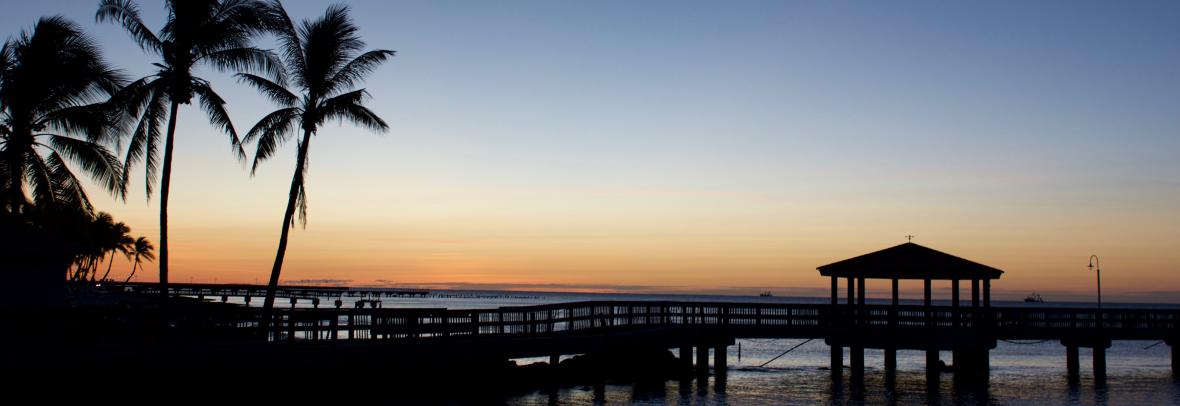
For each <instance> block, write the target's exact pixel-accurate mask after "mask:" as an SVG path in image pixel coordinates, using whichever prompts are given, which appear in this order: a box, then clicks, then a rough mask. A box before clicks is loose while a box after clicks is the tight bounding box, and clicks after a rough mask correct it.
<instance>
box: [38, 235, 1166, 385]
mask: <svg viewBox="0 0 1180 406" xmlns="http://www.w3.org/2000/svg"><path fill="white" fill-rule="evenodd" d="M819 270H820V272H821V274H822V275H823V276H826V277H830V278H831V300H830V302H829V303H825V304H788V303H749V302H743V303H727V302H695V301H587V302H574V303H561V304H546V305H537V306H514V307H501V308H495V309H475V310H466V309H464V310H460V309H442V308H425V309H410V308H380V307H379V306H368V307H365V306H353V307H344V306H343V305H342V301H340V300H336V301H334V303H333V304H332V305H326V306H318V300H319V298H322V297H337V298H340V297H345V296H357V297H364V296H366V295H426V293H427V292H425V291H390V290H373V291H365V290H354V289H347V288H322V287H292V286H286V287H282V288H281V289H280V296H286V297H290V298H293V299H298V298H312V300H314V301H315V303H316V304H317V306H314V307H313V308H298V307H296V306H292V307H290V308H280V309H275V311H274V312H273V313H272V315H271V317H272V320H271V322H270V323H268V325H269V326H270V330H269V331H266V332H262V331H260V330H261V327H260V326H261V325H262V324H263V323H261V322H260V321H261V317H262V314H261V312H260V310H259V309H257V308H251V307H245V306H233V305H228V304H225V305H218V306H212V307H210V306H193V307H191V308H188V309H178V308H175V307H174V308H172V309H167V310H162V309H158V308H157V309H153V308H150V307H149V308H101V309H92V310H90V311H88V312H89V313H87V312H80V311H79V310H63V311H62V313H61V314H59V315H34V316H31V317H30V316H28V315H24V316H25V317H24V318H25V319H29V320H42V321H44V320H52V322H50V323H51V324H54V325H50V326H47V327H48V329H47V330H53V331H57V330H61V329H60V328H59V327H58V326H57V325H62V324H68V322H74V324H76V325H80V326H81V327H71V328H72V329H73V330H70V331H72V332H79V331H91V330H94V329H96V328H97V329H108V330H110V331H124V333H122V334H124V337H126V338H127V339H129V340H130V341H128V342H127V343H126V344H125V345H126V346H128V348H138V347H137V346H141V345H143V344H144V343H146V344H148V345H155V343H154V342H152V341H150V340H151V338H147V339H144V338H142V336H144V334H141V333H142V332H147V333H149V334H147V335H149V336H150V335H151V334H156V333H157V332H158V328H157V330H152V329H150V328H143V327H142V326H145V325H149V324H150V325H154V326H168V327H166V328H165V330H168V331H169V332H165V333H161V335H162V336H163V337H165V338H167V339H168V340H173V341H176V340H180V341H183V340H189V339H190V338H192V337H197V338H198V339H199V340H200V341H199V342H198V343H197V344H196V347H193V346H189V347H186V348H188V350H184V351H190V350H191V349H192V348H200V349H201V354H202V357H205V358H207V359H209V360H220V361H221V362H227V363H231V364H232V363H234V362H236V361H237V360H239V359H240V358H242V357H246V358H252V359H254V360H255V361H256V362H262V363H263V364H265V362H304V361H292V360H314V363H316V364H315V365H316V366H317V367H320V366H340V365H341V364H342V363H344V364H347V363H349V362H351V363H353V364H355V365H367V364H370V363H374V362H376V363H383V362H385V363H389V364H399V363H400V364H405V365H413V364H414V363H416V362H417V363H430V364H437V363H439V362H443V363H445V362H450V361H455V362H460V361H462V362H468V361H471V360H481V362H483V361H488V362H492V363H494V362H496V360H499V362H505V361H506V360H508V359H512V358H525V357H548V358H549V359H550V360H560V359H561V357H562V356H563V355H574V354H612V353H625V352H626V351H633V350H635V349H650V350H658V351H666V350H669V349H672V350H674V351H673V352H674V353H676V354H679V359H680V363H681V365H682V366H683V367H684V368H683V369H684V370H685V371H695V373H696V374H698V375H699V376H705V375H708V373H709V371H710V362H709V358H710V357H709V356H710V351H712V356H713V361H712V371H713V373H714V375H715V376H717V377H718V378H722V377H724V376H725V373H726V372H725V371H726V365H725V363H726V353H727V348H728V346H730V345H732V344H733V343H734V342H735V340H737V339H746V338H779V339H823V340H824V341H825V343H827V344H828V345H829V346H830V347H831V348H832V351H831V369H832V378H833V379H837V380H842V379H843V376H844V372H843V369H844V365H845V364H844V348H848V349H849V352H848V354H849V357H850V359H849V363H848V365H849V367H850V368H851V371H849V377H850V379H851V380H852V381H854V382H855V381H861V380H863V377H864V368H865V365H864V350H865V349H866V348H873V349H881V350H883V351H884V355H885V357H884V358H885V359H884V364H885V365H884V370H885V373H886V378H887V381H888V378H889V377H892V376H893V375H894V373H895V370H896V369H897V355H896V352H897V351H921V352H924V353H925V355H926V360H927V362H926V372H927V377H928V379H929V380H930V382H937V381H938V377H939V373H941V372H942V363H941V361H940V360H939V352H940V351H951V352H952V354H953V357H954V358H953V366H954V368H953V371H954V373H955V378H956V379H959V378H963V379H967V380H973V379H982V380H986V379H987V376H988V369H989V361H988V359H989V353H990V350H992V349H994V348H995V347H996V344H997V342H998V341H1001V340H1052V341H1058V342H1060V343H1061V345H1062V346H1063V354H1064V355H1065V356H1064V357H1063V358H1065V360H1064V361H1065V362H1064V364H1065V365H1064V366H1063V370H1065V371H1066V374H1067V375H1068V376H1069V379H1070V380H1077V379H1078V377H1079V369H1080V368H1079V362H1078V361H1079V360H1078V353H1079V348H1092V349H1093V354H1094V355H1093V357H1092V359H1093V371H1094V373H1093V375H1094V378H1095V380H1097V381H1101V380H1103V379H1104V378H1105V376H1106V353H1105V350H1106V349H1107V348H1109V347H1110V345H1111V342H1112V341H1114V340H1158V341H1164V342H1166V343H1167V345H1169V346H1171V347H1172V351H1171V354H1172V356H1171V365H1172V370H1173V373H1178V372H1177V371H1180V368H1178V367H1180V364H1178V363H1180V357H1178V354H1177V353H1178V351H1177V350H1176V345H1177V344H1180V309H1161V308H1114V309H1112V308H1106V309H1103V310H1098V309H1095V308H1056V307H1046V306H1043V305H1036V306H1023V307H994V306H992V303H991V298H990V296H991V295H990V293H991V289H990V286H991V281H992V280H993V279H997V278H998V277H999V275H1000V274H1001V273H1002V271H999V270H997V269H993V268H989V267H986V266H983V265H980V264H976V263H973V262H970V261H967V260H964V259H961V258H958V257H954V256H950V255H949V254H944V253H941V252H938V251H934V250H931V249H929V248H925V247H921V246H918V245H916V244H912V243H907V244H903V245H900V246H897V247H893V248H889V249H886V250H882V251H878V252H875V253H871V254H866V255H864V256H860V257H856V258H852V259H849V260H845V261H840V262H837V263H834V264H831V265H826V266H823V267H820V268H819ZM867 278H880V279H890V280H891V281H892V293H893V295H892V300H891V301H889V302H888V304H869V303H867V302H866V300H865V279H867ZM842 279H843V280H845V286H844V288H845V289H840V288H841V286H840V282H841V280H842ZM899 279H920V280H923V281H924V283H923V285H924V295H923V301H922V304H920V305H903V304H901V302H900V301H899V294H898V280H899ZM933 280H947V281H949V282H950V285H951V288H952V300H951V303H950V305H935V304H934V302H933V301H932V298H931V296H932V295H931V291H932V281H933ZM960 282H966V283H967V285H968V286H969V289H970V295H969V296H968V297H969V298H970V299H969V301H967V300H960V289H959V288H960ZM122 288H123V289H125V290H128V291H134V292H140V293H145V294H148V295H151V294H152V293H154V292H156V291H154V290H153V289H156V285H154V284H125V285H122ZM170 289H171V292H172V293H173V294H179V295H187V296H197V297H201V296H212V297H216V296H219V295H221V296H224V295H234V296H245V297H251V296H261V295H262V294H263V290H262V289H264V287H262V286H258V285H194V284H187V285H186V284H175V285H172V286H171V288H170ZM841 290H846V291H847V296H846V297H845V298H844V299H845V300H840V299H841V298H840V297H839V296H840V295H839V294H840V293H841ZM222 301H223V302H224V301H225V299H224V298H223V299H222ZM961 302H966V303H968V304H967V305H963V304H962V303H961ZM203 305H213V304H211V303H203ZM207 308H208V309H207ZM82 313H85V314H82ZM141 320H149V321H151V322H150V323H142V322H138V321H141ZM78 321H81V323H79V322H78ZM42 324H44V323H42ZM128 324H131V325H137V326H141V327H137V328H139V330H131V332H126V331H128V330H127V329H126V328H125V326H126V325H128ZM112 325H114V327H112ZM104 334H105V333H104ZM59 335H63V336H69V335H70V333H69V332H67V333H66V334H59ZM98 336H99V337H103V340H105V341H118V340H113V339H110V338H109V337H106V336H104V335H102V334H99V335H98ZM134 340H139V342H133V341H134ZM165 341H167V340H165ZM168 345H172V344H168ZM186 345H187V344H186ZM47 348H58V347H56V346H47ZM136 351H138V353H142V351H141V350H127V352H123V353H120V354H122V355H120V356H121V357H125V356H126V355H128V354H137V352H136ZM83 355H85V354H83ZM149 355H150V354H149ZM33 359H38V358H36V357H35V356H34V357H33ZM260 359H264V360H266V361H259V360H260ZM341 360H344V361H341ZM448 360H450V361H448ZM209 362H213V363H214V364H217V362H215V361H209ZM306 362H309V363H310V362H313V361H306ZM608 367H609V366H608ZM1178 377H1180V375H1178Z"/></svg>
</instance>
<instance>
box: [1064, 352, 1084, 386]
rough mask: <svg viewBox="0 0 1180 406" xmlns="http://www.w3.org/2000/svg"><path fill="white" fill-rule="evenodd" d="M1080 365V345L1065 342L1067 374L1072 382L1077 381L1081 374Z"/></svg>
mask: <svg viewBox="0 0 1180 406" xmlns="http://www.w3.org/2000/svg"><path fill="white" fill-rule="evenodd" d="M1079 370H1080V368H1079V367H1078V345H1077V344H1073V343H1068V344H1065V376H1066V378H1068V379H1069V381H1070V382H1077V380H1078V379H1079V378H1080V376H1081V374H1080V373H1079Z"/></svg>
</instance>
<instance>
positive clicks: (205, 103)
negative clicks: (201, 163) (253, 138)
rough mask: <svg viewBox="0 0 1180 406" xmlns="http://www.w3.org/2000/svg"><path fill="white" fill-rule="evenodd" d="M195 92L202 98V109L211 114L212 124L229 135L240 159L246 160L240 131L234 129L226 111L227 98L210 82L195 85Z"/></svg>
mask: <svg viewBox="0 0 1180 406" xmlns="http://www.w3.org/2000/svg"><path fill="white" fill-rule="evenodd" d="M193 92H194V93H196V95H197V97H198V98H200V99H201V110H204V111H205V115H207V116H209V122H210V124H213V125H214V126H215V127H218V128H220V129H221V131H223V132H225V133H226V135H229V143H230V148H231V149H232V152H233V154H234V157H237V158H238V160H239V161H245V160H246V151H245V150H244V149H243V148H242V140H240V139H238V132H237V131H236V130H234V124H233V121H231V120H230V118H229V112H227V111H225V104H226V103H225V99H222V98H221V96H219V95H218V94H217V93H216V92H214V91H213V88H211V87H209V85H208V84H201V85H200V86H194V87H193Z"/></svg>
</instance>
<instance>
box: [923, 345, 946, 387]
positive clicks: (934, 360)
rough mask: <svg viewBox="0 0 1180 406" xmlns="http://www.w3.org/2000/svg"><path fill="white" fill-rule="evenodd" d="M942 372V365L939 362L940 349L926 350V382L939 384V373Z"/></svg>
mask: <svg viewBox="0 0 1180 406" xmlns="http://www.w3.org/2000/svg"><path fill="white" fill-rule="evenodd" d="M941 372H942V365H939V362H938V350H933V349H932V350H926V383H927V384H935V385H937V384H938V374H939V373H941Z"/></svg>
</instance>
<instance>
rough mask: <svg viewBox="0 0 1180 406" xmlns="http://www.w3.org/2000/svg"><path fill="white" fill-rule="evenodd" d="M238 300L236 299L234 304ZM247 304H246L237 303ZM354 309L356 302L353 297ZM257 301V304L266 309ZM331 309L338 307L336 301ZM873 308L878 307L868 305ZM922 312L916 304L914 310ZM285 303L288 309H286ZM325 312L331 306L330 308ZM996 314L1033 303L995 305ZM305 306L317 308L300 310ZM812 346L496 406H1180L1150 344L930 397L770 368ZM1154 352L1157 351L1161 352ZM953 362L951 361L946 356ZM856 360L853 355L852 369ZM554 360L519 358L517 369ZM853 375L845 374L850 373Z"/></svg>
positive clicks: (1031, 361)
mask: <svg viewBox="0 0 1180 406" xmlns="http://www.w3.org/2000/svg"><path fill="white" fill-rule="evenodd" d="M381 300H382V306H383V307H386V308H390V307H435V308H452V309H459V308H465V309H472V308H494V307H500V306H525V305H535V304H545V303H560V302H571V301H583V300H679V301H725V302H739V301H741V302H790V303H827V300H828V299H827V298H782V297H772V298H763V297H745V296H692V295H623V294H577V293H542V292H477V291H434V292H433V293H432V295H431V296H430V297H427V298H388V297H387V298H381ZM231 301H234V299H231ZM237 301H238V302H239V303H240V302H241V300H240V298H239V299H238V300H237ZM344 301H345V306H346V307H351V306H352V302H353V301H355V299H353V298H345V299H344ZM259 302H261V301H259V300H255V301H253V302H252V303H251V304H252V305H258V304H259ZM329 302H330V301H329ZM870 302H872V300H870ZM915 303H916V302H915ZM283 304H286V303H283ZM321 305H327V306H330V305H331V304H330V303H322V304H321ZM995 305H996V306H1017V305H1021V306H1022V305H1025V303H1012V302H997V303H995ZM297 306H299V307H305V306H310V303H302V302H301V303H298V304H297ZM1040 306H1047V307H1048V306H1079V307H1084V306H1089V304H1084V303H1044V304H1040ZM1106 306H1107V307H1111V308H1113V307H1127V306H1135V307H1143V306H1150V307H1166V308H1177V307H1180V306H1177V305H1152V304H1147V305H1144V304H1136V305H1120V304H1107V305H1106ZM803 341H804V340H767V339H757V340H755V339H745V340H738V341H737V344H738V345H734V346H731V347H729V352H728V354H727V357H728V360H729V361H728V364H729V366H730V369H729V371H730V372H729V376H728V379H726V380H725V382H724V384H718V382H717V381H716V380H715V379H714V378H713V377H710V378H708V379H707V380H705V381H698V380H692V381H686V382H681V381H668V382H665V383H663V384H654V385H653V384H645V385H609V384H608V385H605V386H603V387H599V388H592V387H586V386H575V387H565V388H558V389H556V390H541V391H535V392H529V393H519V394H509V395H502V396H498V397H497V398H496V399H494V400H492V399H489V400H490V401H491V403H503V404H509V405H548V404H570V405H580V404H643V405H664V404H681V405H713V404H734V405H763V404H767V405H770V404H775V405H778V404H898V405H911V404H948V405H950V404H966V405H973V404H996V405H1042V404H1047V405H1059V404H1060V405H1067V404H1068V405H1180V380H1177V379H1175V378H1173V376H1172V370H1171V364H1170V362H1171V361H1170V351H1171V348H1170V347H1168V346H1167V345H1166V344H1162V343H1161V344H1157V343H1156V342H1152V341H1115V342H1114V346H1113V347H1112V348H1110V349H1109V350H1108V352H1107V371H1108V372H1107V374H1108V377H1107V381H1106V384H1105V385H1095V384H1094V382H1093V379H1092V376H1091V369H1090V354H1089V351H1088V350H1087V349H1084V348H1083V349H1082V350H1081V365H1082V368H1081V371H1082V377H1081V380H1080V381H1079V382H1078V383H1077V384H1072V385H1071V384H1070V383H1069V382H1068V381H1067V380H1066V377H1065V347H1063V346H1061V345H1060V344H1059V343H1058V342H1056V341H1048V342H1003V341H1001V342H1000V343H999V345H998V346H997V347H996V349H994V350H992V351H991V375H990V376H991V379H990V380H989V382H988V384H987V385H986V386H972V387H963V386H958V385H956V384H955V383H954V382H953V379H952V377H953V375H952V374H944V375H943V376H942V380H941V382H940V383H939V385H938V387H937V390H936V391H928V390H927V385H926V378H925V373H924V372H923V369H924V363H925V358H924V353H922V352H918V351H899V352H898V356H897V364H898V373H897V378H896V382H894V384H893V385H892V387H890V386H888V385H886V382H885V374H884V371H883V370H882V369H881V366H882V365H883V358H882V354H881V351H877V350H865V366H866V369H867V370H866V371H865V383H864V385H863V387H852V386H850V385H849V384H848V383H847V378H846V379H845V382H844V383H843V384H840V385H833V384H832V381H831V379H829V372H828V370H827V369H826V368H827V363H828V347H827V346H826V345H824V343H823V341H822V340H815V341H812V342H809V343H807V344H804V345H802V346H800V347H799V348H798V349H796V350H794V351H792V352H791V353H789V354H786V355H784V356H782V357H781V358H779V359H777V360H775V361H773V362H770V363H769V364H767V365H766V366H762V365H763V364H764V363H766V362H767V361H770V360H771V359H772V358H774V357H775V356H778V355H779V354H781V353H782V352H784V351H786V350H787V349H789V348H791V347H793V346H795V345H797V344H800V343H802V342H803ZM1153 345H1154V346H1153ZM941 358H942V359H943V360H945V361H946V362H948V363H950V362H951V356H950V353H948V352H944V353H943V354H942V357H941ZM847 360H848V356H847V355H845V362H847ZM542 361H546V359H540V358H538V359H519V360H517V362H518V363H521V364H526V363H530V362H542ZM846 374H847V372H846Z"/></svg>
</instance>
